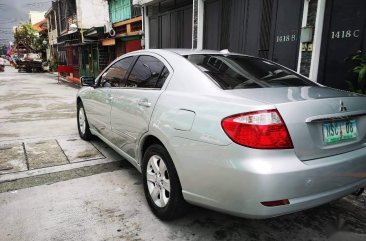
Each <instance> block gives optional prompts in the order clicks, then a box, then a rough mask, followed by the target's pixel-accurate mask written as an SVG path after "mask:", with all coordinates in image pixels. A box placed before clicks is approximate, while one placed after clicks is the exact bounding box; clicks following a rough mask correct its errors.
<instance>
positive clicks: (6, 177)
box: [0, 158, 119, 184]
mask: <svg viewBox="0 0 366 241" xmlns="http://www.w3.org/2000/svg"><path fill="white" fill-rule="evenodd" d="M112 162H119V161H116V160H112V159H109V158H104V159H94V160H89V161H83V162H76V163H71V164H65V165H60V166H52V167H45V168H41V169H35V170H29V171H23V172H17V173H8V174H3V175H1V176H0V184H1V183H4V182H11V181H15V180H19V179H23V178H28V177H35V176H40V175H44V174H50V173H57V172H62V171H69V170H72V169H76V168H82V167H90V166H96V165H100V164H107V163H112Z"/></svg>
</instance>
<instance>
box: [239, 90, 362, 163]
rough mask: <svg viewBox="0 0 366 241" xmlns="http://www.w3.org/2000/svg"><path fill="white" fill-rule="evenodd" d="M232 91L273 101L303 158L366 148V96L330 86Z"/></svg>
mask: <svg viewBox="0 0 366 241" xmlns="http://www.w3.org/2000/svg"><path fill="white" fill-rule="evenodd" d="M232 94H234V95H241V96H243V97H245V98H249V99H255V100H258V101H262V102H265V103H268V104H273V105H274V106H275V107H276V108H277V110H278V111H279V113H280V114H281V116H282V118H283V120H284V122H285V123H286V126H287V129H288V131H289V133H290V136H291V139H292V142H293V145H294V151H295V153H296V155H297V156H298V158H299V159H300V160H303V161H306V160H311V159H316V158H321V157H327V156H332V155H337V154H340V153H345V152H349V151H352V150H355V149H359V148H362V147H366V97H365V96H362V95H358V94H355V93H350V92H345V91H340V90H335V89H331V88H327V87H290V88H262V89H244V90H233V91H232ZM351 130H352V131H351Z"/></svg>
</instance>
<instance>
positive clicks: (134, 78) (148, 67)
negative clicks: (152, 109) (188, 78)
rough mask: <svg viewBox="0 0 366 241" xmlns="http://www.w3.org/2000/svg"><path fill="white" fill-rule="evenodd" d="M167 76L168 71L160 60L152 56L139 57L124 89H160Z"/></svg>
mask: <svg viewBox="0 0 366 241" xmlns="http://www.w3.org/2000/svg"><path fill="white" fill-rule="evenodd" d="M168 76H169V71H168V69H167V68H166V67H165V66H164V64H163V63H162V62H161V61H160V60H158V59H157V58H155V57H152V56H146V55H144V56H140V57H139V59H138V60H137V62H136V64H135V66H134V67H133V69H132V71H131V73H130V75H129V76H128V79H127V82H126V84H125V87H131V88H159V89H160V88H161V87H162V86H163V85H164V82H165V80H166V79H167V77H168Z"/></svg>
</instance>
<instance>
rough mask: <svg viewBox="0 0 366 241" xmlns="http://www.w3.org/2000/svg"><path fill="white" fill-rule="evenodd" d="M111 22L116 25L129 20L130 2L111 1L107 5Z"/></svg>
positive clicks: (125, 0)
mask: <svg viewBox="0 0 366 241" xmlns="http://www.w3.org/2000/svg"><path fill="white" fill-rule="evenodd" d="M109 13H110V17H111V22H112V23H116V22H120V21H123V20H126V19H129V18H131V1H130V0H112V1H110V3H109Z"/></svg>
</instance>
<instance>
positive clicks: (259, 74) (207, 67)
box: [185, 54, 317, 90]
mask: <svg viewBox="0 0 366 241" xmlns="http://www.w3.org/2000/svg"><path fill="white" fill-rule="evenodd" d="M185 57H186V58H187V59H188V60H189V61H190V62H191V63H193V64H195V65H196V66H197V67H198V68H199V69H201V70H202V71H203V72H205V73H206V74H207V75H209V76H210V77H211V78H212V79H213V80H214V81H215V82H216V84H217V85H219V86H220V87H221V88H223V89H225V90H230V89H248V88H273V87H294V86H317V85H316V84H315V83H314V82H312V81H310V80H308V79H306V78H303V77H302V76H300V75H298V74H296V73H295V72H292V71H290V70H288V69H286V68H284V67H281V66H279V65H277V64H275V63H273V62H269V61H267V60H264V59H259V58H254V57H249V56H240V55H212V54H194V55H187V56H185Z"/></svg>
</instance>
